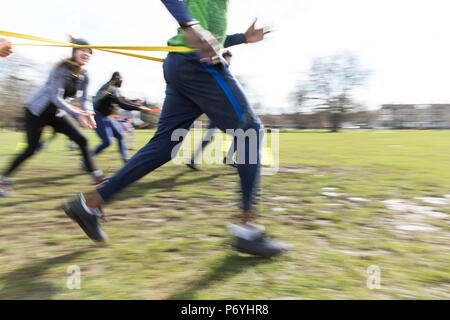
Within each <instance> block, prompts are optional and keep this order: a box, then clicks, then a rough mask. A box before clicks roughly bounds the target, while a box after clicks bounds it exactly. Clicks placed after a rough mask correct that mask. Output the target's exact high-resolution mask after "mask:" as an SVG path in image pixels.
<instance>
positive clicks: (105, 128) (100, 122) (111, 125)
mask: <svg viewBox="0 0 450 320" xmlns="http://www.w3.org/2000/svg"><path fill="white" fill-rule="evenodd" d="M94 119H95V122H96V123H97V128H96V129H95V131H96V132H97V134H98V136H99V137H100V139H102V142H101V143H100V144H99V145H98V146H97V148H96V149H95V152H94V153H95V154H96V155H97V154H99V153H100V152H102V151H103V149H105V148H107V147H109V146H110V145H111V140H112V139H113V138H116V139H117V143H118V145H119V151H120V154H121V155H122V160H123V161H124V162H125V163H126V162H127V161H128V152H127V146H126V144H125V141H124V139H123V135H122V128H121V127H120V124H119V123H118V122H117V121H116V119H114V118H111V117H104V116H103V115H101V114H100V113H96V114H95V117H94Z"/></svg>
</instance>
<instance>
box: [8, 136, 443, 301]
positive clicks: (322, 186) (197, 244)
mask: <svg viewBox="0 0 450 320" xmlns="http://www.w3.org/2000/svg"><path fill="white" fill-rule="evenodd" d="M22 135H23V134H22V133H12V132H0V141H1V143H0V167H1V168H4V167H5V166H6V165H7V163H9V161H10V159H11V158H12V156H13V154H14V153H15V152H16V151H15V147H16V144H17V143H18V142H21V141H22V138H23V136H22ZM87 135H88V137H89V139H90V143H91V146H94V145H95V144H96V143H98V138H97V137H96V136H95V134H93V133H88V134H87ZM152 135H153V131H138V133H137V137H136V145H137V146H142V145H143V144H144V143H145V142H146V141H147V140H148V139H149V138H150V137H151V136H152ZM64 143H65V138H64V137H63V136H58V138H57V139H56V140H54V141H53V142H52V143H51V144H50V146H49V150H50V152H40V153H39V154H37V155H36V156H35V157H34V158H32V159H31V160H30V161H28V162H27V163H26V164H25V165H24V166H23V167H22V168H21V169H20V170H19V171H18V172H17V173H16V175H15V177H14V178H15V179H16V185H15V186H14V188H15V195H14V196H12V197H9V198H0V226H1V228H0V298H1V299H7V298H8V299H122V298H126V299H380V298H386V299H412V298H418V299H430V298H435V299H450V267H449V266H450V250H449V243H450V132H449V131H346V132H342V133H336V134H331V133H327V132H320V131H282V132H281V133H280V168H279V171H278V173H277V174H275V175H266V176H264V177H263V184H262V185H263V188H262V194H261V199H260V205H259V213H258V215H259V220H258V222H259V223H261V224H263V225H265V226H266V230H267V231H268V233H269V234H270V235H272V236H274V237H277V238H278V239H280V240H283V241H285V242H288V243H289V244H291V245H292V248H291V250H290V251H289V252H288V253H287V254H285V255H283V256H281V257H279V258H276V259H269V260H266V259H260V258H255V257H251V256H246V255H243V254H238V253H235V252H234V251H233V250H231V248H230V244H231V238H230V236H229V234H228V232H227V229H226V223H227V222H230V221H231V216H232V215H234V214H235V208H236V207H237V204H238V200H239V197H238V194H237V192H236V191H237V190H238V186H239V185H238V176H237V174H236V172H235V171H234V170H233V169H232V168H230V167H225V166H223V165H209V166H203V170H202V171H199V172H192V171H189V170H187V168H186V167H185V166H183V165H175V164H173V163H169V164H167V165H165V166H163V167H161V168H159V169H157V170H156V171H155V172H153V173H152V174H150V175H148V176H146V177H144V178H143V179H142V180H140V181H138V182H137V183H135V184H134V185H132V186H130V187H129V188H128V189H126V190H124V191H123V192H121V193H119V194H118V195H117V196H116V198H115V200H116V201H113V202H112V203H111V204H110V205H109V206H108V207H107V208H106V209H105V213H106V215H107V218H108V220H109V221H108V222H106V223H103V226H104V230H105V231H106V232H107V233H108V235H109V237H110V242H109V243H108V244H107V245H103V246H101V245H100V246H99V245H96V244H94V243H92V242H91V241H90V240H89V239H88V238H87V237H86V236H85V235H84V233H83V232H82V231H81V229H80V228H79V227H78V226H77V225H76V224H74V223H73V222H71V221H70V220H69V219H68V218H67V217H66V216H65V214H64V213H63V211H62V210H61V209H60V206H61V204H62V202H63V201H64V199H66V198H67V197H68V196H72V195H75V194H76V192H79V191H88V190H90V189H91V187H90V186H89V183H90V180H89V177H88V176H87V175H85V174H82V173H81V170H80V168H79V166H78V164H77V162H76V159H78V158H79V156H78V153H77V152H70V151H68V150H67V149H66V148H65V144H64ZM97 162H98V164H99V166H100V167H101V168H102V169H103V170H104V171H106V172H107V173H109V174H112V173H113V172H114V171H115V170H116V169H118V168H119V167H120V166H121V161H120V160H119V154H118V152H117V150H116V146H111V147H110V148H109V149H107V150H106V151H105V152H104V153H103V154H101V155H100V156H99V157H98V158H97ZM71 265H77V266H79V268H80V270H81V289H78V290H77V289H75V290H70V289H68V288H67V287H66V281H67V278H68V277H69V274H68V273H67V268H68V267H69V266H71ZM369 266H377V267H379V269H380V275H381V288H380V289H373V290H370V289H369V288H368V287H367V279H368V277H369V276H370V274H368V273H367V269H368V268H369Z"/></svg>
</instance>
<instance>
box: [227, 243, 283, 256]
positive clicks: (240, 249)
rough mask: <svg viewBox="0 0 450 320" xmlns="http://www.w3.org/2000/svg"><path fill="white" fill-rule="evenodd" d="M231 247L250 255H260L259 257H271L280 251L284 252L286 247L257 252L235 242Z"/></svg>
mask: <svg viewBox="0 0 450 320" xmlns="http://www.w3.org/2000/svg"><path fill="white" fill-rule="evenodd" d="M233 248H234V249H235V250H236V251H238V252H241V253H246V254H250V255H252V256H257V257H261V258H272V257H276V256H279V255H281V254H282V253H284V252H286V248H282V249H280V250H279V251H277V252H272V253H261V252H257V251H254V250H251V249H247V248H244V247H241V246H238V245H237V244H236V243H233Z"/></svg>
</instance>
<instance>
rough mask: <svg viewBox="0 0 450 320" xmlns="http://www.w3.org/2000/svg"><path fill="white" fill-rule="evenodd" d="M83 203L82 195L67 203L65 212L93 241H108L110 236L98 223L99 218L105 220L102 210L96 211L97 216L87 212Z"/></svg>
mask: <svg viewBox="0 0 450 320" xmlns="http://www.w3.org/2000/svg"><path fill="white" fill-rule="evenodd" d="M82 201H84V197H83V194H81V193H80V194H79V196H78V197H76V198H75V199H74V200H71V201H66V203H64V205H63V209H64V212H65V213H66V214H67V215H68V216H69V218H71V219H72V220H73V221H75V222H76V223H78V225H79V226H80V227H81V229H83V231H84V232H85V233H86V235H87V236H88V237H89V238H91V239H92V240H94V241H97V242H106V241H108V236H107V235H106V233H105V232H104V231H103V230H102V228H101V226H100V223H99V222H98V218H103V214H102V213H101V211H100V210H96V212H95V214H92V213H89V212H87V211H86V210H85V209H84V207H83V205H82Z"/></svg>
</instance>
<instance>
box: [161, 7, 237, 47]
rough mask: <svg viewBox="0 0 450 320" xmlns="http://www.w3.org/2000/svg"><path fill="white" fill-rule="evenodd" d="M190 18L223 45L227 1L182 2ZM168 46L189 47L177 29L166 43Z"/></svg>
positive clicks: (179, 29)
mask: <svg viewBox="0 0 450 320" xmlns="http://www.w3.org/2000/svg"><path fill="white" fill-rule="evenodd" d="M183 2H184V3H185V5H186V7H187V9H188V10H189V12H190V13H191V15H192V17H193V18H194V19H196V20H198V21H199V22H200V25H201V26H202V27H203V28H204V29H206V30H208V31H209V32H211V33H212V34H214V35H216V36H220V37H222V38H220V39H219V40H218V41H219V42H220V43H221V44H223V43H224V41H225V36H226V30H227V13H228V3H229V0H183ZM167 44H168V45H169V46H186V47H192V46H191V45H189V44H188V43H187V42H186V40H185V39H184V36H183V30H182V29H181V28H178V34H177V35H176V36H174V37H172V38H170V39H169V40H168V41H167Z"/></svg>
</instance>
